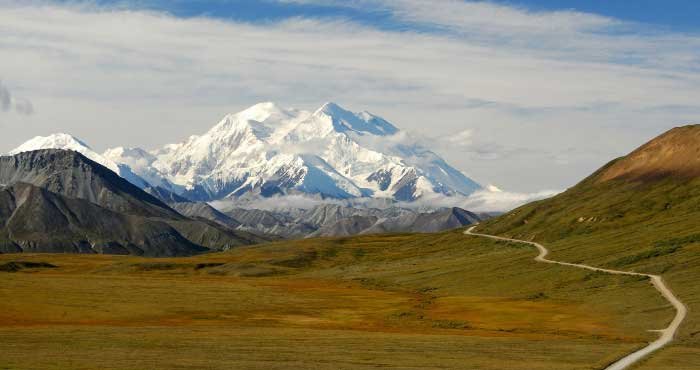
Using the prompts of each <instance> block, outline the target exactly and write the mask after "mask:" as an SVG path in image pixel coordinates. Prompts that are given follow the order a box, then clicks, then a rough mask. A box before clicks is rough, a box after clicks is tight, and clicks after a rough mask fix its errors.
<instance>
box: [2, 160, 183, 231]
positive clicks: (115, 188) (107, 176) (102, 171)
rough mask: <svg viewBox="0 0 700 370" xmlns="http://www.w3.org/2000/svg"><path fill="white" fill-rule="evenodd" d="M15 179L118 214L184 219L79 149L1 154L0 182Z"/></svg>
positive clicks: (6, 182)
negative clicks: (85, 201) (4, 155)
mask: <svg viewBox="0 0 700 370" xmlns="http://www.w3.org/2000/svg"><path fill="white" fill-rule="evenodd" d="M18 182H24V183H28V184H32V185H35V186H38V187H41V188H45V189H47V190H49V191H51V192H54V193H57V194H61V195H64V196H66V197H69V198H79V199H84V200H87V201H89V202H92V203H95V204H98V205H100V206H102V207H104V208H107V209H110V210H112V211H115V212H119V213H124V214H129V215H139V216H146V217H164V218H172V219H184V217H182V216H181V215H180V214H178V213H177V212H176V211H174V210H172V209H171V208H170V207H168V206H167V205H166V204H165V203H163V202H161V201H160V200H158V199H156V198H155V197H153V196H151V195H149V194H146V193H145V192H143V191H142V190H141V189H139V188H138V187H136V186H135V185H132V184H131V183H130V182H128V181H126V180H125V179H123V178H121V177H120V176H119V175H117V174H116V173H114V172H112V171H111V170H109V169H108V168H106V167H104V166H102V165H100V164H98V163H96V162H93V161H92V160H90V159H88V158H87V157H85V156H83V155H82V154H80V153H78V152H73V151H68V150H55V149H45V150H37V151H33V152H24V153H19V154H16V155H14V156H7V157H0V184H5V185H11V184H15V183H18Z"/></svg>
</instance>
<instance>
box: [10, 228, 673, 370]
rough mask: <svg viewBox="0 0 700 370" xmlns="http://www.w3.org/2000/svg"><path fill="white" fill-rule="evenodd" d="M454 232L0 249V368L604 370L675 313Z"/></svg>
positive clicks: (626, 288)
mask: <svg viewBox="0 0 700 370" xmlns="http://www.w3.org/2000/svg"><path fill="white" fill-rule="evenodd" d="M463 231H464V230H456V231H452V232H447V233H441V234H433V235H427V234H425V235H421V234H417V235H385V236H363V237H354V238H344V239H313V240H303V241H295V242H280V243H274V244H267V245H261V246H254V247H244V248H238V249H236V250H233V251H230V252H226V253H217V254H209V255H202V256H197V257H192V258H180V259H146V258H137V257H124V256H97V255H88V256H86V255H0V270H8V271H14V270H16V271H15V272H7V271H0V276H1V277H2V280H1V281H2V283H1V284H0V369H37V368H41V369H94V368H107V369H144V368H148V369H156V368H162V369H201V368H207V369H231V368H245V369H251V368H252V369H254V368H265V369H269V368H272V369H275V368H279V369H283V368H284V369H287V368H299V369H365V368H397V369H409V368H463V369H523V370H525V369H528V370H537V369H551V370H563V369H600V368H603V367H605V365H607V364H609V363H611V362H613V361H614V360H616V359H617V358H619V357H622V356H623V355H624V354H626V353H628V352H630V351H632V350H634V349H635V348H640V347H642V346H644V345H645V343H646V342H648V341H650V340H653V339H654V338H655V337H656V334H655V333H649V332H647V331H646V330H647V329H649V328H650V327H659V328H660V327H664V326H665V325H666V323H667V322H668V321H669V320H670V318H671V317H673V313H674V312H673V309H672V308H671V307H670V306H669V305H668V304H667V303H666V302H665V301H664V300H663V298H661V297H660V296H659V295H658V294H657V293H656V292H655V291H654V289H653V288H651V287H650V286H649V284H648V282H646V281H644V280H643V279H638V278H636V277H629V276H612V275H607V274H603V273H596V272H590V271H578V270H574V269H570V268H566V267H563V266H552V265H546V264H541V263H537V262H535V261H534V260H533V257H534V256H535V255H536V254H537V252H536V251H535V250H534V249H532V248H529V247H527V246H524V245H521V244H517V243H508V242H499V241H491V240H486V239H479V238H469V237H465V236H464V235H462V232H463ZM13 261H14V262H15V263H14V264H10V263H11V262H13ZM26 262H42V263H44V264H27V263H26ZM8 266H9V267H8ZM50 266H55V267H50ZM649 307H652V308H651V309H650V308H649ZM671 351H680V352H681V353H680V355H681V356H682V355H683V348H682V347H674V348H672V349H669V350H668V352H666V351H664V352H663V353H661V354H660V355H659V356H658V357H659V358H661V357H663V356H668V355H670V356H673V354H672V353H671ZM656 360H657V357H656V356H655V357H654V358H652V359H651V360H649V364H651V365H650V366H652V365H653V362H654V361H656ZM645 368H653V366H652V367H645Z"/></svg>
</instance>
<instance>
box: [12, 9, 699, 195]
mask: <svg viewBox="0 0 700 370" xmlns="http://www.w3.org/2000/svg"><path fill="white" fill-rule="evenodd" d="M322 3H325V4H326V5H328V6H346V7H347V6H352V7H355V9H358V11H361V10H362V9H363V8H367V7H374V8H373V9H374V10H381V11H384V12H388V13H390V14H391V16H392V19H393V20H394V21H395V22H396V23H397V25H400V26H401V27H397V29H396V30H389V29H381V28H378V27H374V26H373V25H371V24H367V23H360V22H355V21H353V20H350V19H338V18H319V17H307V18H304V17H294V18H288V19H286V20H283V21H279V22H259V23H250V22H248V23H243V22H234V21H224V20H220V19H219V20H216V19H210V18H205V17H196V18H187V19H184V18H177V17H173V16H170V15H167V14H164V13H158V12H153V11H138V10H129V9H128V8H127V9H125V8H124V7H123V6H122V7H121V8H119V9H114V8H104V7H100V6H97V5H94V4H91V3H90V4H88V5H84V4H78V5H76V3H75V2H69V3H68V5H65V4H66V3H62V4H63V5H56V4H55V3H52V2H41V3H38V2H24V1H0V33H2V35H3V40H2V42H1V43H0V54H2V55H3V58H0V70H2V71H3V73H5V75H6V76H12V80H13V83H18V84H21V85H22V87H23V90H22V92H23V94H24V93H26V94H27V95H29V96H31V97H32V102H36V104H37V105H38V104H41V112H35V113H34V114H33V115H31V116H29V117H27V116H25V119H26V122H27V124H23V125H21V126H22V127H19V128H18V129H16V130H13V131H12V133H11V134H8V135H3V136H2V137H0V151H6V150H8V149H10V148H12V147H15V146H17V145H18V144H19V143H21V142H23V141H24V140H26V138H28V137H32V136H35V135H41V134H46V133H49V132H53V131H55V127H60V128H61V131H68V132H71V133H73V134H75V135H79V136H81V137H84V138H86V140H88V141H90V142H91V143H93V145H94V146H95V147H96V148H98V150H99V149H105V148H107V147H112V146H117V145H129V146H133V145H137V146H143V147H146V148H154V147H158V146H161V145H163V144H165V143H168V142H179V141H181V140H182V139H184V138H186V137H187V136H189V135H192V134H196V133H201V132H204V131H206V130H207V129H208V128H209V127H211V126H213V125H214V124H215V123H216V122H217V121H218V120H219V119H220V118H221V117H222V116H223V115H224V114H226V113H231V112H236V111H239V110H242V109H244V108H246V107H247V106H250V105H252V104H254V103H257V102H259V101H269V100H272V101H276V102H279V103H281V104H282V105H285V106H294V107H298V108H302V109H313V108H314V107H317V106H319V105H320V104H321V103H322V102H324V101H329V100H331V101H336V102H339V103H340V104H341V105H343V106H346V107H348V108H351V109H354V110H365V109H367V110H369V111H372V112H373V113H376V114H379V115H381V116H384V117H385V118H387V119H388V120H389V121H391V122H392V123H394V124H396V125H397V126H398V127H399V128H401V129H404V130H407V131H410V132H414V133H415V136H428V137H432V138H444V137H450V136H453V137H454V139H453V140H442V141H441V144H440V145H439V146H436V147H432V148H431V149H433V150H434V151H436V152H438V153H439V154H440V155H441V156H443V157H445V158H446V159H447V160H448V161H449V162H450V163H451V164H453V165H455V167H457V168H459V169H461V170H463V171H464V172H466V173H468V174H469V175H470V176H471V177H474V178H475V179H476V180H477V181H479V182H481V183H495V184H498V185H499V186H500V187H503V188H507V189H516V190H518V191H521V192H524V193H529V192H536V191H539V189H543V188H565V187H567V186H569V185H571V184H573V183H575V182H576V181H577V180H579V179H580V178H582V177H584V176H585V175H587V174H588V173H590V172H591V171H592V170H594V169H595V168H597V167H599V166H600V165H602V164H603V163H605V162H607V161H608V160H609V159H611V158H613V157H616V156H619V155H621V154H624V153H625V152H626V151H628V150H631V149H633V148H634V147H636V146H638V145H639V144H640V143H642V142H643V141H645V140H646V139H648V138H651V137H653V136H655V135H656V134H658V133H660V132H662V131H664V130H666V129H668V128H670V127H673V126H677V125H680V124H684V123H690V122H692V121H694V120H696V119H697V112H698V110H699V108H700V103H698V102H700V51H699V50H700V37H698V36H697V35H688V34H673V33H663V32H657V31H653V30H651V31H650V30H649V29H646V28H645V27H643V25H635V24H628V23H625V22H621V21H619V20H616V19H610V18H606V17H600V16H596V15H591V14H585V13H576V12H531V11H528V10H525V9H520V8H517V7H510V6H502V5H494V4H491V3H486V2H462V1H445V2H444V3H443V2H441V6H440V7H434V6H432V7H428V8H426V5H425V4H426V2H422V1H417V0H399V1H388V0H385V1H364V0H358V1H349V2H345V1H343V2H342V4H341V2H339V1H323V2H322ZM126 4H128V2H127V3H126ZM0 99H1V98H0ZM0 104H3V103H2V102H1V101H0ZM19 106H20V107H21V108H17V104H16V103H13V108H12V109H13V111H17V112H19V111H24V112H31V111H33V109H31V103H30V104H28V105H24V106H22V104H20V105H19ZM14 116H16V115H6V117H4V121H7V118H8V117H9V119H10V122H11V121H12V119H15V118H13V117H14ZM17 126H20V125H17ZM466 133H469V134H466ZM461 135H465V136H461ZM3 148H4V149H3ZM572 148H574V149H575V150H572Z"/></svg>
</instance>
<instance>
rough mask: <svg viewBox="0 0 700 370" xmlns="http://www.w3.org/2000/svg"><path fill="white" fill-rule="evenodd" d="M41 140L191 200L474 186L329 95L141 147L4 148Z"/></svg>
mask: <svg viewBox="0 0 700 370" xmlns="http://www.w3.org/2000/svg"><path fill="white" fill-rule="evenodd" d="M49 147H53V148H56V149H70V150H76V151H78V152H81V153H83V154H84V155H86V156H88V157H91V158H93V160H95V161H96V162H99V163H101V164H103V165H105V166H106V167H108V168H110V169H112V170H113V171H114V172H116V173H118V174H120V175H121V176H122V177H125V178H127V179H128V180H129V181H131V182H132V183H134V184H136V185H137V186H138V187H140V188H142V189H146V188H149V187H150V188H157V187H160V188H162V189H165V190H167V191H170V192H173V193H174V194H176V195H179V196H183V197H185V198H188V199H190V200H195V201H212V200H220V199H224V198H234V199H235V198H238V197H243V196H251V195H252V196H260V197H269V196H272V195H285V194H311V195H320V196H322V197H328V198H335V199H350V198H363V197H373V198H389V199H393V200H397V201H414V200H417V199H419V198H421V197H424V196H428V195H436V194H438V195H444V196H453V195H462V196H467V195H469V194H471V193H473V192H474V191H477V190H481V189H483V187H482V186H481V185H479V184H478V183H476V182H475V181H473V180H471V179H470V178H468V177H467V176H466V175H464V174H463V173H462V172H460V171H459V170H457V169H455V168H454V167H451V166H450V165H449V164H448V163H447V162H446V161H445V160H444V159H442V158H441V157H439V156H438V155H437V154H435V153H434V152H432V151H430V150H429V149H428V148H425V147H423V146H422V145H420V144H418V142H417V141H416V140H413V139H408V138H407V136H406V135H404V134H403V133H402V132H401V131H400V130H399V129H398V128H397V127H396V126H394V125H392V124H391V123H389V122H388V121H386V120H385V119H383V118H381V117H379V116H376V115H374V114H372V113H369V112H367V111H363V112H359V113H353V112H351V111H348V110H346V109H344V108H342V107H341V106H339V105H337V104H335V103H332V102H329V103H326V104H324V105H323V106H321V107H320V108H318V109H317V110H315V111H303V110H298V109H292V108H289V109H287V108H281V107H280V106H278V105H276V104H274V103H271V102H266V103H259V104H256V105H254V106H252V107H250V108H248V109H245V110H243V111H240V112H238V113H234V114H227V115H225V116H224V118H223V119H221V120H220V121H219V122H218V123H217V124H216V125H215V126H214V127H212V128H211V129H210V130H208V131H207V132H205V133H204V134H202V135H194V136H191V137H189V138H188V139H186V140H184V141H182V142H180V143H177V144H168V145H165V146H163V147H162V148H160V149H156V150H153V151H150V152H149V151H146V150H143V149H140V148H129V147H116V148H112V149H108V150H106V151H105V152H104V153H103V154H97V153H95V152H94V151H92V149H90V147H89V146H88V145H87V144H85V142H83V141H81V140H79V139H76V138H72V137H70V136H69V135H66V134H56V135H52V136H48V137H37V138H34V139H32V140H30V141H28V142H27V143H25V144H23V145H21V146H20V147H18V148H17V149H15V150H13V151H12V152H11V153H13V154H16V153H19V152H23V151H30V150H36V149H45V148H49Z"/></svg>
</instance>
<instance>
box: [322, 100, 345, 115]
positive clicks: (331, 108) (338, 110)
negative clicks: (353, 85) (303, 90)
mask: <svg viewBox="0 0 700 370" xmlns="http://www.w3.org/2000/svg"><path fill="white" fill-rule="evenodd" d="M316 113H325V114H327V115H329V116H333V115H339V114H340V115H342V114H348V113H349V114H352V112H350V111H348V110H347V109H345V108H343V107H341V106H340V105H338V104H336V103H334V102H332V101H329V102H326V103H323V105H322V106H321V108H318V110H316Z"/></svg>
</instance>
